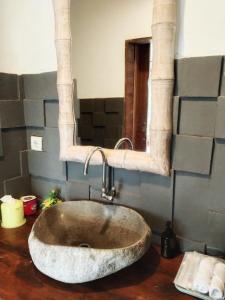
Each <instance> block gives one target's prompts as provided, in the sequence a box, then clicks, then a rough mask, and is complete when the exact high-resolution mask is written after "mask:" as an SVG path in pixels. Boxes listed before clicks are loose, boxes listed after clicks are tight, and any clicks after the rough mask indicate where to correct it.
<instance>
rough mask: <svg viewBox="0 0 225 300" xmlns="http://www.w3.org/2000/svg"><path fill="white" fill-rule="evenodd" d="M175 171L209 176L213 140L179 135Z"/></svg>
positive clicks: (175, 154) (177, 137) (174, 158)
mask: <svg viewBox="0 0 225 300" xmlns="http://www.w3.org/2000/svg"><path fill="white" fill-rule="evenodd" d="M174 147H175V149H174V157H173V169H175V170H180V171H187V172H193V173H199V174H209V173H210V166H211V156H212V150H213V139H212V138H206V137H195V136H185V135H177V136H176V139H175V145H174Z"/></svg>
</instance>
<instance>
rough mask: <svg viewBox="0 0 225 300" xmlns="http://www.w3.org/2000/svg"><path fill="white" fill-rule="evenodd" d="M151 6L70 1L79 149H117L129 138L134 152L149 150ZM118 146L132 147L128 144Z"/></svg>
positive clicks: (132, 0) (141, 1) (126, 0)
mask: <svg viewBox="0 0 225 300" xmlns="http://www.w3.org/2000/svg"><path fill="white" fill-rule="evenodd" d="M151 2H152V1H150V0H123V1H121V0H82V1H80V0H73V1H71V31H72V70H73V77H74V78H75V79H76V81H77V96H78V99H79V101H80V113H79V116H78V136H79V141H80V144H81V145H93V146H101V147H104V148H114V147H115V146H116V144H117V142H118V140H119V139H121V138H123V137H128V138H129V139H130V140H131V141H132V143H133V146H134V150H138V151H146V143H147V141H146V127H147V123H148V122H149V118H148V117H147V116H148V115H149V112H148V110H149V107H150V100H149V98H150V93H149V92H148V85H149V73H150V72H149V70H150V68H151V67H150V66H151V63H150V61H151V55H150V53H151V39H150V36H151V26H150V25H151V13H150V12H151V11H152V7H151V5H152V3H151ZM134 20H135V22H134ZM137 20H138V22H137ZM117 146H118V145H117ZM120 147H121V148H130V145H129V143H127V142H125V143H122V144H121V145H120Z"/></svg>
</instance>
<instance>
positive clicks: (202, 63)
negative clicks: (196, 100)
mask: <svg viewBox="0 0 225 300" xmlns="http://www.w3.org/2000/svg"><path fill="white" fill-rule="evenodd" d="M221 67H222V56H208V57H190V58H183V59H179V60H178V61H177V64H176V78H177V80H176V95H179V96H187V97H217V96H218V95H219V82H220V74H221Z"/></svg>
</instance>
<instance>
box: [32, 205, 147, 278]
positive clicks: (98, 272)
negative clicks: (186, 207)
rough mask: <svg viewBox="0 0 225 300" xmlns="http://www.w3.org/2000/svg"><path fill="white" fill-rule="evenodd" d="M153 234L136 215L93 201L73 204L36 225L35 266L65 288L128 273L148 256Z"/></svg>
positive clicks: (42, 217)
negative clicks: (121, 272) (130, 267)
mask: <svg viewBox="0 0 225 300" xmlns="http://www.w3.org/2000/svg"><path fill="white" fill-rule="evenodd" d="M150 237H151V230H150V228H149V226H148V225H147V224H146V222H145V220H144V219H143V217H142V216H141V215H139V214H138V213H137V212H136V211H134V210H132V209H129V208H126V207H123V206H118V205H108V204H107V205H106V204H101V203H98V202H94V201H85V200H81V201H68V202H64V203H62V204H59V205H56V206H53V207H51V208H49V209H46V210H45V211H44V212H42V213H41V215H40V216H39V217H38V218H37V220H36V221H35V223H34V225H33V227H32V230H31V233H30V236H29V239H28V244H29V250H30V254H31V257H32V260H33V262H34V264H35V266H36V267H37V268H38V269H39V270H40V271H41V272H42V273H44V274H46V275H47V276H49V277H51V278H54V279H56V280H59V281H62V282H66V283H80V282H87V281H91V280H95V279H97V278H101V277H104V276H107V275H109V274H111V273H114V272H116V271H118V270H120V269H122V268H125V267H127V266H129V265H131V264H132V263H134V262H135V261H137V260H138V259H139V258H141V257H142V255H143V254H144V253H145V252H146V251H147V250H148V248H149V245H150Z"/></svg>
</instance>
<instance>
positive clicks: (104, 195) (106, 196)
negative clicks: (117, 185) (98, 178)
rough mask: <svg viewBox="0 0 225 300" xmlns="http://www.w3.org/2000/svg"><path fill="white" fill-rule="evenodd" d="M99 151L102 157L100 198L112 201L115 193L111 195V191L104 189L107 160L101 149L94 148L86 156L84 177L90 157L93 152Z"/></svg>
mask: <svg viewBox="0 0 225 300" xmlns="http://www.w3.org/2000/svg"><path fill="white" fill-rule="evenodd" d="M97 151H99V152H100V153H101V155H102V193H101V196H102V198H104V199H106V200H109V201H113V198H114V195H115V192H113V193H112V191H108V188H107V187H106V167H107V165H108V163H107V159H106V156H105V153H104V151H103V149H102V148H101V147H95V148H94V149H93V150H92V151H91V152H90V153H89V154H88V156H87V158H86V161H85V163H84V175H87V174H88V167H89V164H90V160H91V157H92V156H93V154H94V153H95V152H97Z"/></svg>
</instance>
